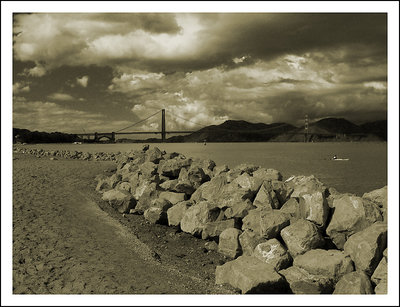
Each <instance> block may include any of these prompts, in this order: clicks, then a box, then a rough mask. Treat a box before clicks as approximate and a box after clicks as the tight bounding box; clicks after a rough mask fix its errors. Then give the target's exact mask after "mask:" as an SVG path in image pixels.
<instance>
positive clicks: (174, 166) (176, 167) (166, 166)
mask: <svg viewBox="0 0 400 307" xmlns="http://www.w3.org/2000/svg"><path fill="white" fill-rule="evenodd" d="M191 163H192V160H191V159H180V158H178V157H177V158H174V159H171V160H166V161H165V162H164V163H162V164H160V167H159V173H160V175H163V176H166V177H169V178H173V179H175V178H178V176H179V173H180V171H181V169H182V168H183V167H185V168H187V167H189V166H190V164H191Z"/></svg>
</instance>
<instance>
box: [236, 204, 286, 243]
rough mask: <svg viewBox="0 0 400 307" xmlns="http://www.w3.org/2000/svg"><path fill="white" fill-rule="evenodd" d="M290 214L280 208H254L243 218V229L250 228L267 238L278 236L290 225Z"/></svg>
mask: <svg viewBox="0 0 400 307" xmlns="http://www.w3.org/2000/svg"><path fill="white" fill-rule="evenodd" d="M289 223H290V216H289V215H288V214H286V213H283V212H280V211H279V210H272V209H264V208H263V209H260V208H258V209H254V210H250V211H249V214H248V215H247V216H246V217H245V218H243V226H242V229H243V230H246V229H250V230H252V231H254V232H255V233H257V234H259V235H260V236H262V237H264V238H265V239H272V238H276V236H277V235H278V234H279V233H280V231H281V230H282V229H283V228H285V227H286V226H288V225H289Z"/></svg>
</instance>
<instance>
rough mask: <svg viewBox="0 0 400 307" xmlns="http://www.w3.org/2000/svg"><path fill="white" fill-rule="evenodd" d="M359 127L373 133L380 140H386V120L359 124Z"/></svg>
mask: <svg viewBox="0 0 400 307" xmlns="http://www.w3.org/2000/svg"><path fill="white" fill-rule="evenodd" d="M360 128H361V129H362V130H363V131H364V132H367V133H370V134H374V135H376V136H378V137H379V138H381V139H382V140H385V141H386V140H387V130H388V127H387V120H378V121H374V122H369V123H365V124H362V125H360Z"/></svg>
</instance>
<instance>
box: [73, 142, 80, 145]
mask: <svg viewBox="0 0 400 307" xmlns="http://www.w3.org/2000/svg"><path fill="white" fill-rule="evenodd" d="M72 144H75V145H82V142H73V143H72Z"/></svg>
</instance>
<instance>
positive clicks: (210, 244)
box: [204, 241, 218, 251]
mask: <svg viewBox="0 0 400 307" xmlns="http://www.w3.org/2000/svg"><path fill="white" fill-rule="evenodd" d="M204 248H205V249H206V250H208V251H217V250H218V244H217V242H215V241H207V242H206V243H204Z"/></svg>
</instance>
